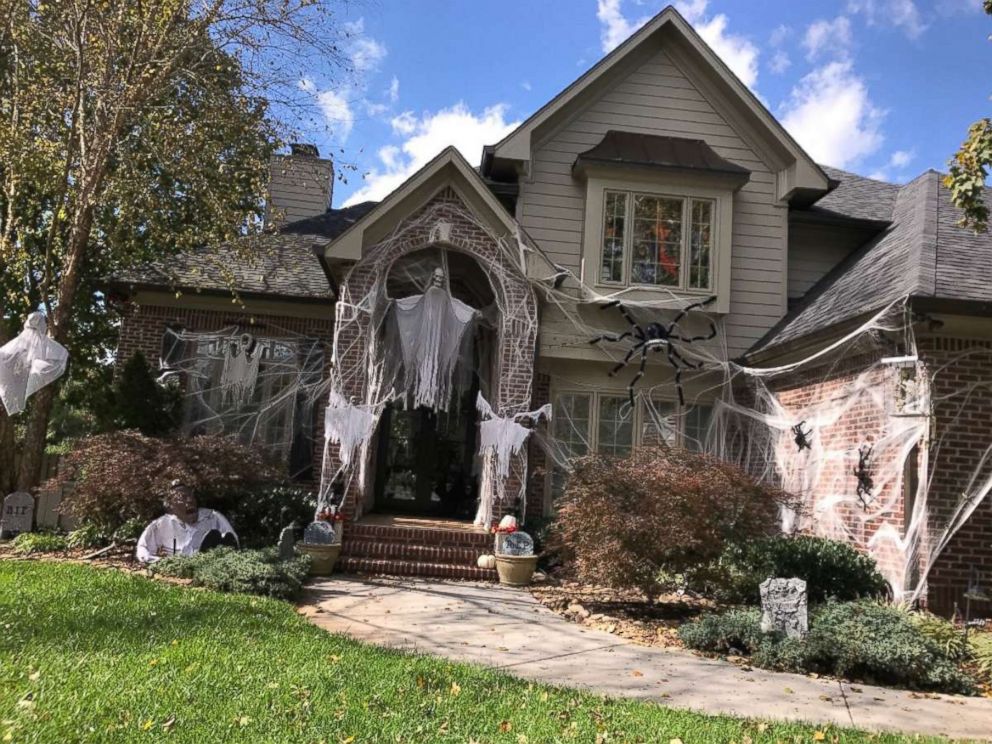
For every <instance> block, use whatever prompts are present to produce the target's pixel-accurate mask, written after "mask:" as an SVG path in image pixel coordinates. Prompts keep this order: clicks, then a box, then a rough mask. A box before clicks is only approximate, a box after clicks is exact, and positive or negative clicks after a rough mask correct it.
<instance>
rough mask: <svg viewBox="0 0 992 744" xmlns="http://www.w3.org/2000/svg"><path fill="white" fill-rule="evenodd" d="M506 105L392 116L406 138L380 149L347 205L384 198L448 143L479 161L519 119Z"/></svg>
mask: <svg viewBox="0 0 992 744" xmlns="http://www.w3.org/2000/svg"><path fill="white" fill-rule="evenodd" d="M506 112H507V107H506V105H505V104H496V105H495V106H490V107H488V108H486V109H485V110H483V111H482V113H481V114H478V115H476V114H474V113H472V111H471V110H469V108H468V106H466V105H465V104H464V103H461V102H459V103H456V104H455V105H454V106H451V107H450V108H446V109H441V110H440V111H436V112H425V113H424V114H423V115H421V116H416V115H415V114H413V112H411V111H406V112H404V113H402V114H400V115H399V116H397V117H396V118H394V119H393V121H392V124H393V130H394V132H396V133H397V134H398V135H402V136H405V137H406V139H405V140H404V141H403V142H402V144H400V145H386V146H385V147H382V148H380V150H379V152H378V156H379V162H380V164H381V165H380V167H376V168H373V169H372V170H371V171H370V172H369V174H368V175H367V176H366V178H365V184H364V185H363V186H362V188H360V189H359V190H358V191H356V192H355V193H354V194H352V195H351V196H350V197H349V198H348V200H347V201H346V202H345V204H344V206H348V205H350V204H357V203H359V202H363V201H367V200H370V199H382V198H383V197H385V196H386V195H387V194H389V193H390V192H391V191H393V190H394V189H395V188H396V187H397V186H399V185H400V184H401V183H403V182H404V181H405V180H406V179H408V178H409V177H410V176H411V175H413V174H414V173H415V172H416V171H417V170H419V169H420V168H422V167H423V166H424V165H425V164H426V163H428V162H429V161H430V160H431V159H432V158H434V157H435V156H436V155H437V154H438V153H439V152H441V150H443V149H444V148H445V147H447V146H449V145H453V146H454V147H456V148H458V151H459V152H461V154H462V155H464V156H465V158H466V159H467V160H468V161H469V162H470V163H473V164H475V163H478V162H479V156H480V155H481V154H482V147H483V145H490V144H493V143H494V142H498V141H499V140H500V139H502V138H503V137H504V136H505V135H506V134H507V133H509V132H510V131H511V130H512V129H514V128H516V127H517V126H519V125H520V122H518V121H512V122H508V121H507V120H506Z"/></svg>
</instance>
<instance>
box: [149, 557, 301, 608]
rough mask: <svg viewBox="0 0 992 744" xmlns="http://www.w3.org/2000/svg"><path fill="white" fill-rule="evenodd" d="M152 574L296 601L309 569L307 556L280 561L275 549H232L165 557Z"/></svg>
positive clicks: (216, 588)
mask: <svg viewBox="0 0 992 744" xmlns="http://www.w3.org/2000/svg"><path fill="white" fill-rule="evenodd" d="M151 570H152V572H153V573H157V574H161V575H162V576H172V577H175V578H179V579H191V580H192V582H193V585H194V586H204V587H206V588H208V589H214V590H216V591H219V592H232V593H237V594H258V595H261V596H263V597H275V598H276V599H287V600H290V599H295V598H296V597H297V596H299V594H300V591H301V590H302V589H303V582H304V580H305V579H306V577H307V572H308V571H309V570H310V557H309V556H306V555H302V556H297V557H295V558H293V559H291V560H288V561H280V560H279V556H278V553H277V552H276V550H275V548H266V549H265V550H234V549H233V548H217V549H216V550H210V551H207V552H206V553H197V554H196V555H191V556H175V557H173V558H165V559H164V560H161V561H159V562H158V563H155V564H153V565H152V567H151Z"/></svg>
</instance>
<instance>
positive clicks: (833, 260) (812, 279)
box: [789, 225, 868, 300]
mask: <svg viewBox="0 0 992 744" xmlns="http://www.w3.org/2000/svg"><path fill="white" fill-rule="evenodd" d="M866 239H868V235H866V234H865V233H864V232H861V231H857V230H845V229H843V228H840V227H825V226H817V225H793V226H792V227H791V228H790V230H789V299H790V300H796V299H798V298H800V297H802V296H803V295H804V294H806V293H807V292H808V291H809V290H810V288H811V287H812V286H813V285H814V284H816V283H817V282H818V281H820V279H822V278H823V277H824V276H826V274H827V273H828V272H829V271H830V270H831V269H833V268H834V266H836V265H837V264H839V263H840V262H841V261H843V260H844V259H845V258H847V256H848V255H849V254H850V253H851V252H852V251H853V250H855V249H857V247H858V246H859V245H861V244H862V243H863V242H864V241H865V240H866Z"/></svg>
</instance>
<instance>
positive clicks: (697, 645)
mask: <svg viewBox="0 0 992 744" xmlns="http://www.w3.org/2000/svg"><path fill="white" fill-rule="evenodd" d="M760 624H761V612H760V611H759V610H755V609H746V610H728V611H727V612H722V613H719V614H712V615H704V616H703V617H701V618H699V619H698V620H695V621H694V622H691V623H688V624H686V625H683V626H682V627H681V628H679V637H680V638H681V639H682V642H683V643H684V644H685V645H686V646H688V647H689V648H694V649H697V650H699V651H707V652H709V653H713V654H731V653H733V654H743V655H748V654H752V653H754V652H755V651H756V650H757V648H758V646H760V645H761V643H762V642H763V641H764V639H765V636H764V633H762V632H761V627H760Z"/></svg>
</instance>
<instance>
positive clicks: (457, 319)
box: [394, 286, 476, 411]
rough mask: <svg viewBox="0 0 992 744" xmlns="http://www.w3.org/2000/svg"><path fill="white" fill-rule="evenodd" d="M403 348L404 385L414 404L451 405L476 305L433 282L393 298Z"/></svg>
mask: <svg viewBox="0 0 992 744" xmlns="http://www.w3.org/2000/svg"><path fill="white" fill-rule="evenodd" d="M394 312H395V314H396V326H397V331H398V332H399V337H400V348H401V349H402V352H403V371H404V377H405V379H404V386H405V389H406V392H407V393H408V394H409V395H410V396H412V399H413V407H414V408H416V407H418V406H427V407H428V408H431V409H433V410H435V411H445V410H447V409H448V402H449V400H450V399H451V393H452V390H453V386H452V377H453V375H454V372H455V367H456V365H457V363H458V359H459V353H460V351H461V350H462V342H463V340H464V339H465V333H466V331H467V330H468V328H469V326H470V325H471V323H472V320H473V319H474V318H475V316H476V311H475V309H474V308H472V307H470V306H469V305H466V304H465V303H464V302H462V301H461V300H459V299H456V298H455V297H452V296H451V295H450V294H449V293H448V292H447V291H446V290H445V289H443V288H442V287H437V286H433V287H431V288H429V289H428V290H427V291H426V292H425V293H424V294H422V295H413V296H411V297H403V298H400V299H398V300H395V302H394Z"/></svg>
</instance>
